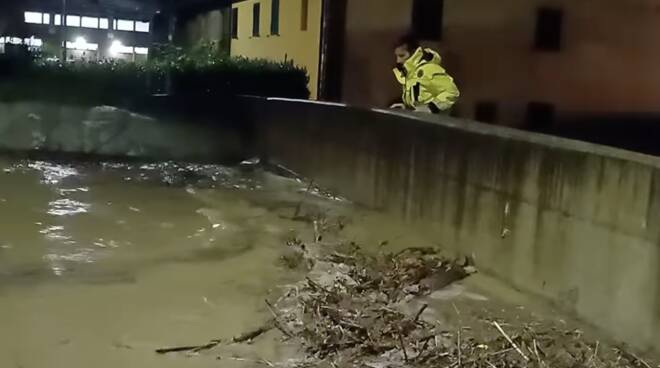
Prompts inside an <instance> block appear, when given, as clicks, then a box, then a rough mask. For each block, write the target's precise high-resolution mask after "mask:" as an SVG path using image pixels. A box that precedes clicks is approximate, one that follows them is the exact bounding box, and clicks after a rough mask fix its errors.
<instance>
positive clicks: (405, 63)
mask: <svg viewBox="0 0 660 368" xmlns="http://www.w3.org/2000/svg"><path fill="white" fill-rule="evenodd" d="M394 53H395V55H396V61H397V67H396V68H395V69H394V75H395V76H396V79H397V81H398V82H399V83H400V84H401V86H402V87H403V93H402V95H401V102H400V103H396V104H394V105H392V106H391V107H392V108H405V109H408V110H415V111H424V112H432V113H440V112H445V111H449V110H450V109H451V107H452V106H453V105H454V104H455V103H456V101H457V100H458V97H459V95H460V93H459V91H458V87H456V84H455V83H454V79H453V78H452V77H451V76H450V75H449V74H447V72H446V71H445V69H444V68H443V67H442V66H441V61H442V59H441V58H440V55H438V53H437V52H435V51H433V50H431V49H428V48H422V47H420V46H419V43H418V42H417V41H416V40H415V39H414V37H411V36H406V37H404V38H402V39H401V40H400V42H399V43H398V46H397V47H396V49H395V51H394Z"/></svg>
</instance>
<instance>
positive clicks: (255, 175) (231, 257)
mask: <svg viewBox="0 0 660 368" xmlns="http://www.w3.org/2000/svg"><path fill="white" fill-rule="evenodd" d="M308 189H309V188H308V185H307V184H306V183H304V182H302V181H299V180H295V179H292V178H286V177H283V176H278V175H275V174H272V173H269V172H268V171H264V170H262V169H260V168H259V167H258V166H254V165H252V166H247V167H246V166H241V167H237V168H228V167H223V166H216V165H178V164H173V163H159V164H116V163H74V164H72V163H55V162H44V161H26V160H10V159H2V158H0V367H2V368H51V367H62V368H64V367H66V368H87V367H97V368H116V367H127V368H132V367H135V368H138V367H139V368H152V367H153V368H155V367H158V368H169V367H177V368H181V367H182V368H186V367H191V368H206V367H233V366H241V367H246V366H263V364H260V363H253V362H250V361H235V360H231V359H229V360H222V361H218V360H217V359H216V357H217V354H215V355H214V354H208V355H204V354H202V355H200V356H198V357H195V358H188V357H186V356H184V355H178V354H172V355H158V354H156V353H155V352H154V351H155V350H156V349H158V348H162V347H170V346H179V345H190V344H199V343H204V342H207V341H209V340H211V339H216V338H221V339H229V338H231V337H232V336H236V335H239V334H241V333H243V332H245V331H247V330H250V329H253V328H255V327H258V326H260V325H261V324H262V323H263V322H264V321H265V320H266V319H268V318H269V316H270V315H269V312H268V310H267V309H266V308H265V305H264V304H265V303H264V298H265V297H266V296H268V295H269V294H270V293H271V292H273V291H275V292H276V291H277V289H278V286H279V285H282V284H286V283H289V282H292V281H294V280H297V279H299V278H300V277H301V276H302V275H301V274H299V273H295V272H293V271H291V270H287V269H286V268H285V267H284V266H283V265H282V262H280V256H281V255H282V252H283V245H284V244H285V242H286V240H287V239H290V237H291V236H292V234H300V233H305V232H308V233H309V232H310V226H309V224H308V223H305V222H301V221H295V220H293V219H291V218H292V217H293V215H294V214H295V213H296V211H297V209H299V208H300V204H301V203H304V205H305V207H306V210H307V211H310V210H311V211H312V212H313V211H318V212H319V213H324V214H327V215H331V216H348V217H350V218H351V219H352V222H353V223H352V225H350V226H349V227H347V229H346V231H345V234H343V236H344V237H346V238H347V239H349V240H354V241H356V242H360V243H365V244H372V245H377V244H381V243H382V242H383V241H386V240H387V241H390V243H397V244H399V245H403V246H418V245H419V246H432V245H434V244H433V242H432V240H431V241H428V240H425V239H419V238H417V234H416V233H414V232H411V231H409V229H406V228H405V227H402V226H397V225H394V224H392V223H389V222H386V221H385V220H384V218H383V217H380V216H377V215H375V214H373V213H369V212H367V211H364V210H362V209H359V208H356V207H354V206H353V205H352V204H351V203H349V202H348V201H345V200H342V199H338V198H334V197H331V196H328V195H323V194H320V193H317V192H313V193H309V192H308ZM495 295H496V296H495ZM435 300H436V302H437V303H438V305H437V306H434V305H433V304H431V308H430V309H429V310H436V311H437V316H436V317H435V318H436V319H442V320H443V321H444V320H445V319H446V323H447V324H448V325H451V324H452V323H455V321H456V320H458V321H460V320H461V318H464V317H461V316H465V313H468V312H463V314H462V315H461V314H460V313H457V312H458V310H462V311H470V310H474V311H476V312H475V313H473V314H475V315H476V314H478V313H485V314H491V312H490V311H497V313H501V314H502V315H503V316H504V317H505V318H509V319H512V320H514V319H516V320H517V319H520V318H523V319H536V318H546V319H547V318H550V319H552V320H556V321H558V322H557V323H561V324H567V323H568V324H571V323H572V322H570V320H569V319H567V318H564V317H562V316H561V315H559V314H556V313H555V312H554V311H552V310H547V309H545V308H544V307H542V306H541V304H542V303H539V302H538V301H535V300H533V299H530V298H527V297H526V296H524V295H522V294H520V293H516V292H514V291H512V290H511V289H510V288H507V287H506V286H503V285H501V284H499V283H497V282H496V281H494V280H490V279H487V278H480V277H474V278H472V277H471V278H470V279H469V280H468V281H467V282H466V283H465V284H464V285H454V286H452V287H451V288H449V289H446V290H444V291H441V292H439V293H437V294H436V297H435ZM447 301H451V303H448V302H447ZM436 302H434V303H436ZM521 305H522V306H524V307H521ZM414 307H417V306H414ZM486 309H488V310H489V311H486ZM484 311H486V312H484ZM520 311H524V312H525V316H526V317H520V316H521V315H522V314H521V313H520ZM532 311H533V312H532ZM443 316H444V317H443ZM577 326H580V325H579V324H578V325H577ZM567 328H568V327H567ZM276 334H277V331H272V332H270V333H269V334H268V335H270V337H268V335H266V337H265V338H262V339H259V340H257V341H256V342H255V343H254V344H252V345H250V346H249V347H247V348H246V347H236V349H237V351H235V352H234V353H236V355H237V356H242V357H246V359H255V360H258V359H262V358H263V359H267V360H269V361H280V360H283V359H286V358H287V357H289V356H292V355H293V354H294V352H293V351H292V348H287V347H286V346H285V345H283V344H279V343H277V340H278V339H277V338H276V337H277V336H276ZM230 353H231V352H230Z"/></svg>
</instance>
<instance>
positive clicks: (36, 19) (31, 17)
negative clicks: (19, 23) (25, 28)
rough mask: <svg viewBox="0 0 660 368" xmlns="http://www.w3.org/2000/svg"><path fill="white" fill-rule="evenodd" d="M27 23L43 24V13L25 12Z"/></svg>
mask: <svg viewBox="0 0 660 368" xmlns="http://www.w3.org/2000/svg"><path fill="white" fill-rule="evenodd" d="M25 23H32V24H42V23H43V14H42V13H37V12H25Z"/></svg>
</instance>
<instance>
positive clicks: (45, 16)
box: [44, 13, 50, 24]
mask: <svg viewBox="0 0 660 368" xmlns="http://www.w3.org/2000/svg"><path fill="white" fill-rule="evenodd" d="M44 24H50V14H48V13H44Z"/></svg>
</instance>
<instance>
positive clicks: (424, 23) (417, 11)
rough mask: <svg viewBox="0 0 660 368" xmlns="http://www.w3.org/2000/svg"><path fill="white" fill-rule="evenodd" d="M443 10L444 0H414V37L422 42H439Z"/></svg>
mask: <svg viewBox="0 0 660 368" xmlns="http://www.w3.org/2000/svg"><path fill="white" fill-rule="evenodd" d="M444 8H445V2H444V0H414V1H413V14H412V29H413V31H414V33H415V35H416V36H417V37H419V38H421V39H424V40H440V39H441V38H442V18H443V12H444Z"/></svg>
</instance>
